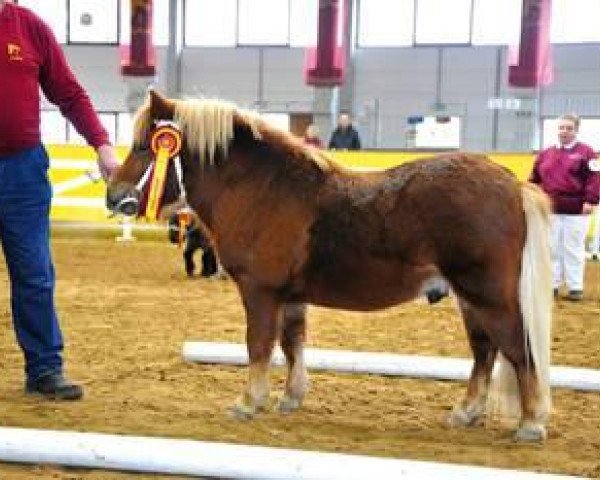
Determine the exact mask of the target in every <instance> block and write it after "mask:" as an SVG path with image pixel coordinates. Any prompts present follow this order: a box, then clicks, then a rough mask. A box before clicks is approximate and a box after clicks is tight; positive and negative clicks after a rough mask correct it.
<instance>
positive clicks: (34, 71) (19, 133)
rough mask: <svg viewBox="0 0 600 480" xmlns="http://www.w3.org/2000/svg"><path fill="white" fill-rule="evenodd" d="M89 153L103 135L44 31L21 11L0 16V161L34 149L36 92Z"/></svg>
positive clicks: (5, 10) (36, 137)
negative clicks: (68, 124) (68, 123)
mask: <svg viewBox="0 0 600 480" xmlns="http://www.w3.org/2000/svg"><path fill="white" fill-rule="evenodd" d="M40 86H41V87H42V90H43V92H44V94H45V95H46V97H47V98H48V100H50V101H51V102H52V103H54V104H56V105H58V107H59V108H60V111H61V112H62V114H63V115H64V116H65V117H66V118H67V119H69V120H70V121H71V123H72V124H73V125H74V126H75V128H76V129H77V131H78V132H79V133H80V134H81V135H82V136H83V137H84V138H85V139H86V140H87V142H88V143H89V144H90V145H92V146H93V147H99V146H100V145H104V144H106V143H108V134H107V132H106V130H105V129H104V127H103V126H102V124H101V123H100V120H99V119H98V116H97V115H96V113H95V112H94V109H93V107H92V103H91V102H90V99H89V97H88V96H87V94H86V93H85V91H84V90H83V88H82V87H81V85H79V83H78V82H77V80H76V79H75V76H74V75H73V72H71V69H70V68H69V66H68V65H67V62H66V60H65V57H64V55H63V52H62V50H61V48H60V45H59V44H58V42H57V41H56V39H55V38H54V35H53V33H52V32H51V30H50V29H49V28H48V26H47V25H46V24H45V23H44V22H43V21H42V20H41V19H40V18H39V17H37V16H36V15H35V14H33V13H32V12H31V11H29V10H27V9H26V8H23V7H19V6H17V5H13V4H12V3H7V4H5V5H4V8H3V9H2V11H1V12H0V155H8V154H11V153H15V152H18V151H20V150H24V149H26V148H29V147H33V146H35V145H37V144H39V143H40V141H41V135H40V94H39V87H40Z"/></svg>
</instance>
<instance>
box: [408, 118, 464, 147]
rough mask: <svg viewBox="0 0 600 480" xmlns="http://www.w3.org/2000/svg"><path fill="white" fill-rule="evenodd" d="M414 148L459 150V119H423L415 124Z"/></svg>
mask: <svg viewBox="0 0 600 480" xmlns="http://www.w3.org/2000/svg"><path fill="white" fill-rule="evenodd" d="M415 147H416V148H460V118H459V117H425V118H424V119H423V122H421V123H417V124H416V137H415Z"/></svg>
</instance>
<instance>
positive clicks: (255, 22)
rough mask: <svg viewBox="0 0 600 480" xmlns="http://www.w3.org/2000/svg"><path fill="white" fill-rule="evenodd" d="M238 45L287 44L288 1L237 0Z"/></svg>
mask: <svg viewBox="0 0 600 480" xmlns="http://www.w3.org/2000/svg"><path fill="white" fill-rule="evenodd" d="M238 8H239V12H238V17H237V19H238V43H239V44H240V45H287V44H288V42H289V23H290V22H289V15H290V11H289V2H287V1H285V0H238Z"/></svg>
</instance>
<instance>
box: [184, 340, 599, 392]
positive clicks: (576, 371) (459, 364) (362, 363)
mask: <svg viewBox="0 0 600 480" xmlns="http://www.w3.org/2000/svg"><path fill="white" fill-rule="evenodd" d="M183 357H184V358H185V359H186V360H188V361H191V362H199V363H211V364H226V365H247V364H248V353H247V350H246V345H243V344H238V343H213V342H185V343H184V344H183ZM304 358H305V363H306V367H307V368H309V369H314V370H333V371H337V372H351V373H367V374H377V375H389V376H407V377H417V378H435V379H439V380H467V379H468V378H469V376H470V374H471V367H472V365H473V361H472V360H467V359H463V358H450V357H434V356H420V355H400V354H394V353H374V352H352V351H347V350H324V349H318V348H307V349H306V350H305V351H304ZM272 364H274V365H284V364H285V357H284V356H283V353H282V352H281V350H280V349H279V348H277V349H276V350H275V351H274V354H273V360H272ZM550 384H551V385H552V386H553V387H563V388H570V389H574V390H586V391H600V370H592V369H587V368H571V367H559V366H554V367H551V368H550Z"/></svg>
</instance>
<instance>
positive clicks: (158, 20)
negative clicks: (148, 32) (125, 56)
mask: <svg viewBox="0 0 600 480" xmlns="http://www.w3.org/2000/svg"><path fill="white" fill-rule="evenodd" d="M119 30H120V38H121V44H124V45H129V43H130V42H131V2H130V1H129V0H121V25H120V29H119ZM152 40H153V42H154V45H157V46H165V45H168V44H169V0H154V2H153V10H152Z"/></svg>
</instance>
